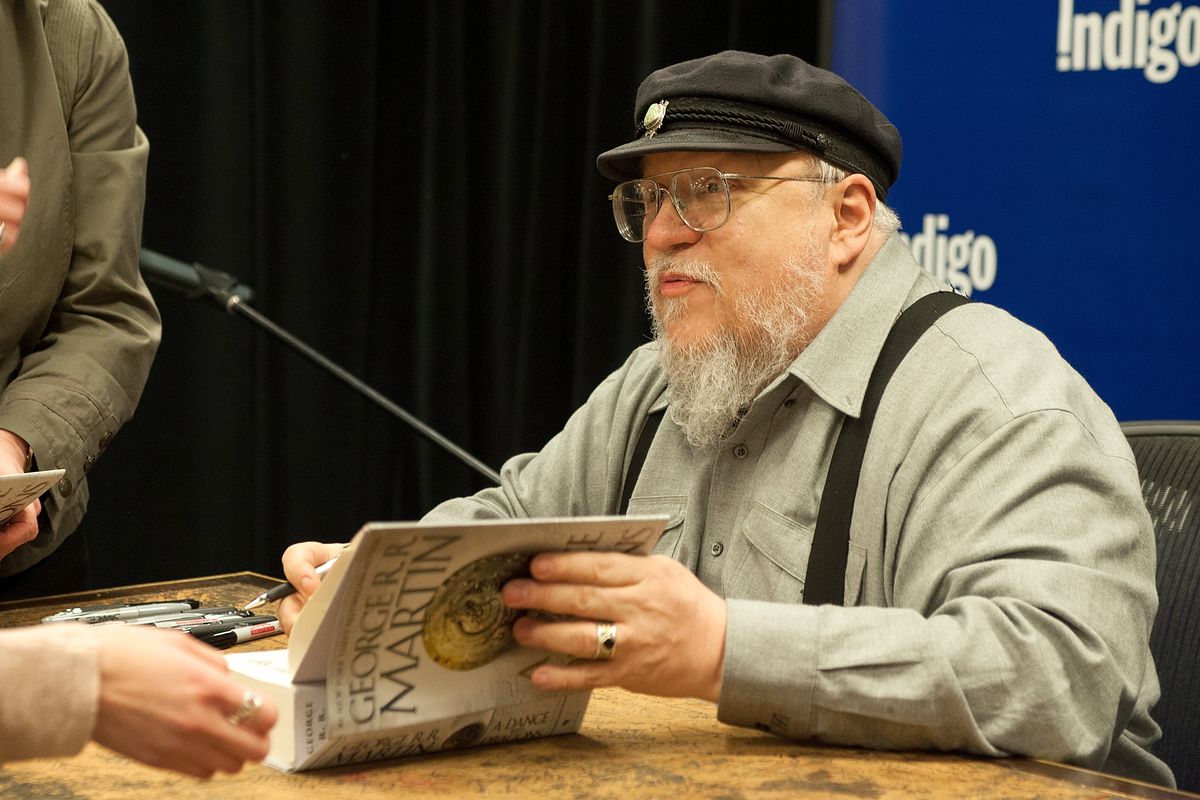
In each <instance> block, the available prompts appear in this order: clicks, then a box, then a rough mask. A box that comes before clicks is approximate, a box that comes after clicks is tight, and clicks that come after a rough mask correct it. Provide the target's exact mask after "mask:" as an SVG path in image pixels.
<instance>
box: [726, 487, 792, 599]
mask: <svg viewBox="0 0 1200 800" xmlns="http://www.w3.org/2000/svg"><path fill="white" fill-rule="evenodd" d="M812 538H813V531H812V528H810V527H805V526H803V525H800V524H799V523H798V522H796V521H795V520H792V519H788V518H787V517H785V516H783V515H782V514H778V513H776V512H774V511H772V510H771V509H769V508H767V507H766V506H763V505H761V504H758V503H756V504H754V506H753V507H752V508H751V510H750V513H749V514H747V515H746V519H745V522H743V524H742V526H741V528H740V529H739V535H738V537H737V545H738V550H739V551H741V552H739V553H735V554H733V555H734V559H733V566H732V568H731V569H729V570H727V571H726V572H725V575H724V588H725V596H726V597H729V598H736V599H745V600H769V601H772V602H777V603H799V602H800V601H801V600H802V599H803V597H804V573H805V570H806V569H807V568H808V554H809V551H810V550H811V549H812Z"/></svg>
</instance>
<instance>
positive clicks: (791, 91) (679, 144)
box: [596, 50, 901, 199]
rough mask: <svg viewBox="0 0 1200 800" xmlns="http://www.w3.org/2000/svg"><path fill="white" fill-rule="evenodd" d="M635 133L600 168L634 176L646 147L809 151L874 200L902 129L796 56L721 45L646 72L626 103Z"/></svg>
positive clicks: (893, 161)
mask: <svg viewBox="0 0 1200 800" xmlns="http://www.w3.org/2000/svg"><path fill="white" fill-rule="evenodd" d="M633 116H634V124H635V126H636V128H637V138H636V139H634V140H633V141H632V142H629V143H628V144H623V145H621V146H620V147H616V148H613V149H612V150H609V151H608V152H606V153H601V154H600V157H599V158H597V159H596V166H597V167H598V168H599V170H600V172H602V173H603V174H604V175H606V176H607V177H609V178H613V179H614V180H628V179H630V178H637V177H641V174H642V173H641V159H642V157H643V156H645V155H647V154H649V153H665V152H673V151H680V150H696V151H701V150H704V151H718V152H747V153H786V152H789V151H793V150H807V151H810V152H812V153H815V154H816V155H819V156H820V157H822V158H824V159H825V160H826V161H828V162H829V163H831V164H835V165H836V166H838V167H841V168H842V169H845V170H847V171H848V172H858V173H862V174H863V175H866V176H867V177H868V178H870V179H871V182H872V183H873V184H875V191H876V193H877V194H878V195H879V197H880V199H882V198H884V197H886V196H887V190H888V189H889V188H890V187H891V185H892V184H893V183H894V182H895V180H896V176H897V174H899V172H900V156H901V147H900V133H899V132H898V131H897V130H896V126H895V125H893V124H892V123H891V122H889V121H888V119H887V117H885V116H884V115H883V112H882V111H880V110H879V109H878V108H876V107H875V106H873V105H871V103H870V101H868V100H867V99H866V98H865V97H863V96H862V95H861V94H860V93H859V92H858V90H857V89H855V88H854V87H853V86H851V85H850V84H849V83H847V82H846V81H845V80H843V79H842V78H840V77H838V76H837V75H834V74H833V73H832V72H829V71H828V70H824V69H821V68H819V67H814V66H813V65H812V64H809V63H808V62H806V61H803V60H801V59H799V58H796V57H795V56H790V55H777V56H763V55H758V54H757V53H743V52H740V51H737V50H726V51H725V52H723V53H717V54H716V55H712V56H706V57H704V58H697V59H694V60H692V61H684V62H683V63H680V64H675V65H674V66H670V67H665V68H663V69H660V70H657V71H655V72H652V73H650V75H649V77H647V78H646V79H645V80H644V81H642V85H641V87H640V88H639V89H638V93H637V102H636V104H635V105H634V115H633Z"/></svg>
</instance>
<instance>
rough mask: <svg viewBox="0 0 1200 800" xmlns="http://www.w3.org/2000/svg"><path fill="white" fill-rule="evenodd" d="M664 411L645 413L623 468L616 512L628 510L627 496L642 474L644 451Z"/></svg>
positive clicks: (630, 495) (631, 494)
mask: <svg viewBox="0 0 1200 800" xmlns="http://www.w3.org/2000/svg"><path fill="white" fill-rule="evenodd" d="M665 412H666V409H665V408H660V409H659V410H658V411H651V412H650V413H649V414H647V415H646V421H645V422H644V423H643V424H642V432H641V433H640V434H638V440H637V445H636V446H635V447H634V448H633V457H632V458H630V459H629V468H628V469H626V470H625V485H624V486H622V487H621V506H620V510H619V511H618V512H617V513H618V514H624V513H625V512H627V511H628V510H629V498H630V497H632V496H633V486H634V484H636V483H637V480H638V476H639V475H641V474H642V464H645V463H646V453H647V452H649V450H650V443H651V442H653V441H654V434H655V433H656V432H657V431H658V423H660V422H662V418H663V414H664V413H665Z"/></svg>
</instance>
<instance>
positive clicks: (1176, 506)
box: [1121, 421, 1200, 792]
mask: <svg viewBox="0 0 1200 800" xmlns="http://www.w3.org/2000/svg"><path fill="white" fill-rule="evenodd" d="M1121 429H1122V430H1123V431H1124V432H1125V436H1126V438H1127V439H1128V440H1129V445H1130V447H1132V448H1133V455H1134V458H1135V459H1136V461H1137V466H1138V475H1139V476H1140V477H1141V480H1142V497H1143V498H1145V500H1146V507H1147V508H1148V509H1149V510H1150V518H1151V519H1152V520H1153V521H1154V538H1155V540H1156V541H1157V544H1158V567H1157V573H1156V583H1157V584H1158V616H1157V617H1156V618H1155V620H1154V629H1153V631H1152V632H1151V634H1150V650H1151V652H1153V653H1154V663H1155V665H1156V666H1157V667H1158V680H1159V682H1160V683H1161V684H1162V699H1161V700H1160V701H1159V703H1158V705H1157V706H1156V707H1155V709H1154V718H1155V719H1156V720H1157V721H1158V724H1159V725H1161V726H1162V729H1163V736H1162V739H1160V740H1159V741H1158V743H1157V744H1156V745H1155V746H1154V754H1155V755H1156V756H1158V757H1159V758H1161V759H1162V760H1164V761H1166V762H1167V764H1168V765H1169V766H1170V767H1171V770H1172V771H1173V772H1174V773H1175V780H1176V781H1177V782H1178V784H1179V788H1180V789H1186V790H1188V791H1193V792H1200V421H1186V422H1184V421H1179V422H1126V423H1124V424H1122V425H1121Z"/></svg>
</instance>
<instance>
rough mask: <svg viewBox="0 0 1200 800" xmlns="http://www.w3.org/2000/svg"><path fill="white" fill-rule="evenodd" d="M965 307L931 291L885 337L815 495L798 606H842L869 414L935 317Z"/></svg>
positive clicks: (954, 297)
mask: <svg viewBox="0 0 1200 800" xmlns="http://www.w3.org/2000/svg"><path fill="white" fill-rule="evenodd" d="M966 302H969V301H968V300H967V298H965V297H963V296H962V295H958V294H955V293H954V292H934V293H933V294H927V295H925V296H924V297H922V298H921V299H919V300H917V301H916V302H915V303H913V304H912V305H911V306H909V307H908V308H906V309H905V310H904V313H903V314H901V315H900V316H899V318H897V320H896V322H895V324H893V325H892V330H891V332H890V333H888V337H887V339H886V340H885V341H884V343H883V349H882V350H880V351H879V358H878V359H876V361H875V368H874V369H873V370H871V380H870V381H869V382H868V383H867V392H866V394H865V395H864V396H863V405H862V414H861V415H860V416H859V417H858V419H855V418H853V417H846V421H845V422H843V423H842V432H841V433H840V434H838V440H837V444H836V445H834V448H833V459H832V460H831V461H830V462H829V473H828V474H827V475H826V477H825V489H824V490H823V491H822V492H821V508H820V510H819V511H818V512H817V528H816V530H815V531H813V543H812V550H811V551H810V552H809V555H808V571H807V572H806V573H805V576H804V602H805V604H807V605H814V606H815V605H821V604H825V603H832V604H833V605H838V606H840V605H842V597H843V595H844V594H845V581H846V557H847V554H848V553H849V550H850V519H851V517H852V516H853V515H854V496H855V495H856V494H857V492H858V473H859V470H860V469H861V468H862V461H863V453H864V452H866V449H867V439H868V438H870V436H871V425H872V423H874V422H875V411H876V410H877V409H878V408H879V401H880V399H881V398H882V397H883V391H884V389H886V388H887V384H888V381H889V380H891V378H892V373H894V372H895V371H896V367H898V366H900V362H901V361H903V360H904V357H905V356H906V355H908V351H909V350H910V349H912V346H913V345H914V344H916V343H917V340H918V339H920V338H921V334H923V333H925V331H926V330H928V329H929V327H930V326H931V325H933V323H934V322H936V321H937V319H938V317H940V316H942V315H943V314H945V313H946V312H947V311H949V310H950V309H952V308H954V307H956V306H959V305H962V304H963V303H966Z"/></svg>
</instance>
